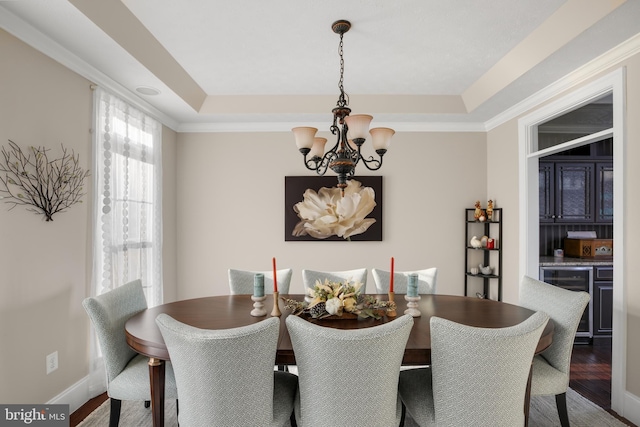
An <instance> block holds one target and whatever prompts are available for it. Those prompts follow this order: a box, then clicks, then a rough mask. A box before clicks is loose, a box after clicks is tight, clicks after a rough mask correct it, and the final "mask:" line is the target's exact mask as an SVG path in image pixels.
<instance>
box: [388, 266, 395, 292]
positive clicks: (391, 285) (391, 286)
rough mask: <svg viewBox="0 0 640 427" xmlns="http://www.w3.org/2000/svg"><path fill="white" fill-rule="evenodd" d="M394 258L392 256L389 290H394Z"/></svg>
mask: <svg viewBox="0 0 640 427" xmlns="http://www.w3.org/2000/svg"><path fill="white" fill-rule="evenodd" d="M394 261H395V260H394V259H393V257H391V279H389V292H393V264H394Z"/></svg>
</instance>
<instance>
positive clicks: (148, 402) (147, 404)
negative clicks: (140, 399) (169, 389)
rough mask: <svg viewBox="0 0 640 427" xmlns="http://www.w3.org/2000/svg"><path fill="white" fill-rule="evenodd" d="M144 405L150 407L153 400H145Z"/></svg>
mask: <svg viewBox="0 0 640 427" xmlns="http://www.w3.org/2000/svg"><path fill="white" fill-rule="evenodd" d="M144 407H145V408H147V409H149V408H150V407H151V401H150V400H145V401H144Z"/></svg>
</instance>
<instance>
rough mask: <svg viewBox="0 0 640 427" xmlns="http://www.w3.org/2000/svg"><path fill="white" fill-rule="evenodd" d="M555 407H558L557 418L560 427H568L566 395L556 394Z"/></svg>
mask: <svg viewBox="0 0 640 427" xmlns="http://www.w3.org/2000/svg"><path fill="white" fill-rule="evenodd" d="M556 406H557V407H558V416H559V417H560V425H561V426H562V427H569V412H568V411H567V393H561V394H556Z"/></svg>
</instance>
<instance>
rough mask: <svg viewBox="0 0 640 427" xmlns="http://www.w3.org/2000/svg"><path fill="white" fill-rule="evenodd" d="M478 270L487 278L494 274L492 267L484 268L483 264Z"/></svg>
mask: <svg viewBox="0 0 640 427" xmlns="http://www.w3.org/2000/svg"><path fill="white" fill-rule="evenodd" d="M478 269H479V270H480V273H482V274H484V275H485V276H488V275H489V274H491V273H492V272H493V267H491V266H490V265H487V266H483V265H482V264H480V265H478Z"/></svg>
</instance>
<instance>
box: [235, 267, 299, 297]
mask: <svg viewBox="0 0 640 427" xmlns="http://www.w3.org/2000/svg"><path fill="white" fill-rule="evenodd" d="M256 273H262V274H263V275H264V293H265V294H273V271H249V270H235V269H229V291H230V292H231V295H240V294H253V278H254V276H255V274H256ZM292 274H293V270H292V269H290V268H285V269H282V270H276V279H277V280H278V291H279V292H280V293H281V294H288V293H289V287H290V285H291V276H292Z"/></svg>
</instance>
